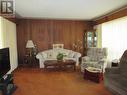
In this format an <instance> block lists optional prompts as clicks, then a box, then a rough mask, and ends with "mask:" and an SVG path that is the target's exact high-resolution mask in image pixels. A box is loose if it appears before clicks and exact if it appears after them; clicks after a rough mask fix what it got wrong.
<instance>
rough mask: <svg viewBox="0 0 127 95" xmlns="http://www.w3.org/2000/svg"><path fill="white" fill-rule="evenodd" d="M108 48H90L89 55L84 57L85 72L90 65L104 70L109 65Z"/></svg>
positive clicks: (82, 67)
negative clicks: (107, 60) (107, 59)
mask: <svg viewBox="0 0 127 95" xmlns="http://www.w3.org/2000/svg"><path fill="white" fill-rule="evenodd" d="M106 58H107V49H106V48H96V47H91V48H88V51H87V56H84V57H82V63H81V71H82V72H84V69H85V68H87V67H88V66H90V67H96V68H100V69H102V70H103V71H104V69H105V67H106V66H107V62H106Z"/></svg>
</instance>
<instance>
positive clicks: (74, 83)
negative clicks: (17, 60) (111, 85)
mask: <svg viewBox="0 0 127 95" xmlns="http://www.w3.org/2000/svg"><path fill="white" fill-rule="evenodd" d="M14 81H15V84H16V85H17V86H18V88H17V90H16V91H15V92H14V95H112V94H111V93H110V92H109V91H108V90H107V89H105V88H104V86H103V82H102V83H100V84H97V83H94V82H91V81H88V80H84V79H83V76H82V74H81V73H80V72H74V71H44V70H40V69H33V68H24V69H23V68H20V69H18V70H17V71H16V72H15V73H14Z"/></svg>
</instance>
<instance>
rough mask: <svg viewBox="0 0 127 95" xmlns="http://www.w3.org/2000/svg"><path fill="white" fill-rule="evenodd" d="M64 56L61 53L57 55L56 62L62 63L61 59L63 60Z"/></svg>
mask: <svg viewBox="0 0 127 95" xmlns="http://www.w3.org/2000/svg"><path fill="white" fill-rule="evenodd" d="M65 56H66V55H65V54H63V53H58V55H57V60H58V61H62V60H63V58H64V57H65Z"/></svg>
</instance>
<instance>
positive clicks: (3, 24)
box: [0, 17, 18, 72]
mask: <svg viewBox="0 0 127 95" xmlns="http://www.w3.org/2000/svg"><path fill="white" fill-rule="evenodd" d="M16 41H17V39H16V24H15V23H13V22H11V21H8V20H7V19H4V18H3V17H0V48H6V47H9V51H10V65H11V70H10V72H12V71H13V70H14V69H16V68H17V66H18V61H17V42H16Z"/></svg>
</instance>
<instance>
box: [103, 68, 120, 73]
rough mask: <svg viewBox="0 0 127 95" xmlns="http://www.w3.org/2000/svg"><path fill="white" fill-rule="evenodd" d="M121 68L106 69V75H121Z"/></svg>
mask: <svg viewBox="0 0 127 95" xmlns="http://www.w3.org/2000/svg"><path fill="white" fill-rule="evenodd" d="M119 73H120V69H119V67H112V68H105V74H119Z"/></svg>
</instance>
